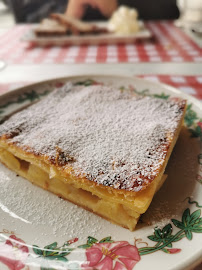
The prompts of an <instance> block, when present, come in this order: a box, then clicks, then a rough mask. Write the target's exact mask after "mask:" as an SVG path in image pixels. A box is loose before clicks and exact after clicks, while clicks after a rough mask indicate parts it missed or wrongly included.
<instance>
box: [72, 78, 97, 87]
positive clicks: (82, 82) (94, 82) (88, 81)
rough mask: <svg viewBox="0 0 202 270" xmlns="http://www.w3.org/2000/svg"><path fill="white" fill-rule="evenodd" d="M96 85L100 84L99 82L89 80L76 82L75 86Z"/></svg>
mask: <svg viewBox="0 0 202 270" xmlns="http://www.w3.org/2000/svg"><path fill="white" fill-rule="evenodd" d="M94 84H98V82H96V81H94V80H92V79H87V80H84V81H79V82H76V83H75V84H74V85H84V86H90V85H94Z"/></svg>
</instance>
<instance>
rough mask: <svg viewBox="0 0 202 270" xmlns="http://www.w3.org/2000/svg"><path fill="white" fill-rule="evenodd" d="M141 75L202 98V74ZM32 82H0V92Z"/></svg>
mask: <svg viewBox="0 0 202 270" xmlns="http://www.w3.org/2000/svg"><path fill="white" fill-rule="evenodd" d="M139 77H141V78H144V79H147V80H150V81H153V82H162V83H166V84H169V85H172V86H174V87H175V88H177V89H179V90H181V91H182V92H183V93H187V94H190V95H192V96H194V97H196V98H198V99H201V100H202V76H171V75H143V76H139ZM31 83H33V82H25V81H23V82H16V83H10V84H0V94H3V93H5V92H8V91H11V90H14V89H16V88H18V87H21V86H24V85H28V84H31Z"/></svg>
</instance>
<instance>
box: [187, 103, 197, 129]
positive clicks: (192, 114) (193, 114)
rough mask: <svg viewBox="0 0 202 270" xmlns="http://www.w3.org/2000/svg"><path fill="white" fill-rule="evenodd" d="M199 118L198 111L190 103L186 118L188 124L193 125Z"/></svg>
mask: <svg viewBox="0 0 202 270" xmlns="http://www.w3.org/2000/svg"><path fill="white" fill-rule="evenodd" d="M197 119H198V117H197V114H196V112H195V111H193V110H192V104H189V105H188V106H187V111H186V115H185V118H184V121H185V124H186V126H187V127H191V126H192V125H193V124H194V122H195V121H196V120H197Z"/></svg>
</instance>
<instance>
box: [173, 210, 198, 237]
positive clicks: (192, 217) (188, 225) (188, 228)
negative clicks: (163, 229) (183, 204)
mask: <svg viewBox="0 0 202 270" xmlns="http://www.w3.org/2000/svg"><path fill="white" fill-rule="evenodd" d="M200 216H201V210H200V209H198V210H196V211H194V212H193V213H192V214H190V210H189V209H188V208H187V209H186V210H185V211H184V213H183V215H182V221H178V220H176V219H172V222H173V224H174V225H175V226H176V227H178V228H180V229H181V230H184V232H185V236H186V237H187V239H188V240H191V239H192V236H193V235H192V232H195V233H202V218H200Z"/></svg>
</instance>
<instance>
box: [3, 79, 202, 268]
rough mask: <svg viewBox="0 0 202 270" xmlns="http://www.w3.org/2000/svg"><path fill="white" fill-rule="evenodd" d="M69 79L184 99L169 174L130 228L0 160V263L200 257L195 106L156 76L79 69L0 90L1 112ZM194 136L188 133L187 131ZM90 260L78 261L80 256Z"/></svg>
mask: <svg viewBox="0 0 202 270" xmlns="http://www.w3.org/2000/svg"><path fill="white" fill-rule="evenodd" d="M68 80H71V81H73V82H75V83H78V82H79V83H82V84H84V85H89V84H94V83H104V84H106V85H108V84H110V85H114V86H115V87H125V88H128V87H130V88H131V89H133V90H134V91H136V92H139V93H140V94H144V95H145V94H146V95H155V96H156V97H158V98H169V96H176V97H183V98H185V99H187V100H188V104H189V106H188V110H187V114H186V118H185V125H186V126H185V127H184V128H183V130H182V132H181V134H180V137H179V139H178V141H177V144H176V147H175V149H174V151H173V153H172V156H171V159H170V160H169V163H168V166H167V168H166V173H167V174H168V178H167V180H166V182H165V184H164V186H163V187H162V188H161V190H160V191H159V192H158V193H157V194H156V196H155V198H154V200H153V202H152V204H151V206H150V208H149V209H148V211H147V213H146V214H145V215H144V216H142V218H141V222H140V223H139V225H138V226H137V229H136V230H135V231H134V232H130V231H128V230H126V229H124V228H121V227H119V226H116V225H113V224H111V223H110V222H108V221H106V220H104V219H102V218H100V217H97V216H96V215H94V214H92V213H89V212H87V211H85V210H83V209H81V208H79V207H77V206H74V205H73V204H71V203H69V202H67V201H64V200H61V199H60V198H58V197H57V196H55V195H53V194H51V193H49V192H47V191H44V190H42V189H40V188H38V187H36V186H34V185H32V184H31V183H30V182H28V181H26V180H25V179H23V178H21V177H18V176H16V174H15V173H13V172H11V171H10V170H8V169H7V168H5V167H4V166H3V165H0V187H1V188H0V269H1V270H5V269H10V270H21V269H30V270H33V269H36V270H39V269H41V270H44V269H49V270H53V269H63V270H64V269H65V270H66V269H91V270H92V269H103V270H112V269H114V270H123V269H127V270H132V269H137V270H145V269H155V270H162V269H163V270H168V269H169V270H171V269H172V270H180V269H190V268H193V267H195V266H196V265H197V264H199V263H200V261H201V258H202V213H201V207H202V149H200V144H201V142H202V141H201V140H202V121H201V118H202V106H201V103H200V102H199V101H197V100H196V99H194V98H193V97H190V96H188V95H186V94H183V93H181V92H180V91H178V90H176V89H174V88H172V87H170V86H167V85H162V84H155V83H151V82H148V81H145V80H142V79H137V78H132V77H116V76H91V77H90V78H89V76H79V77H71V78H65V79H58V80H53V81H46V82H42V83H39V84H34V85H30V86H27V87H24V88H21V89H18V90H15V91H12V92H11V93H8V94H5V95H3V96H1V97H0V115H1V118H3V117H4V116H5V115H7V114H9V113H11V112H12V111H15V110H17V109H18V108H19V107H22V106H25V105H26V104H28V103H30V102H33V101H35V100H37V99H39V98H41V97H43V96H44V95H46V94H47V93H48V92H49V91H52V90H53V89H54V88H55V87H58V86H61V85H62V84H63V83H64V82H66V81H68ZM193 136H195V137H193ZM87 260H88V261H89V263H90V264H89V265H90V266H89V267H85V263H86V261H87Z"/></svg>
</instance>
